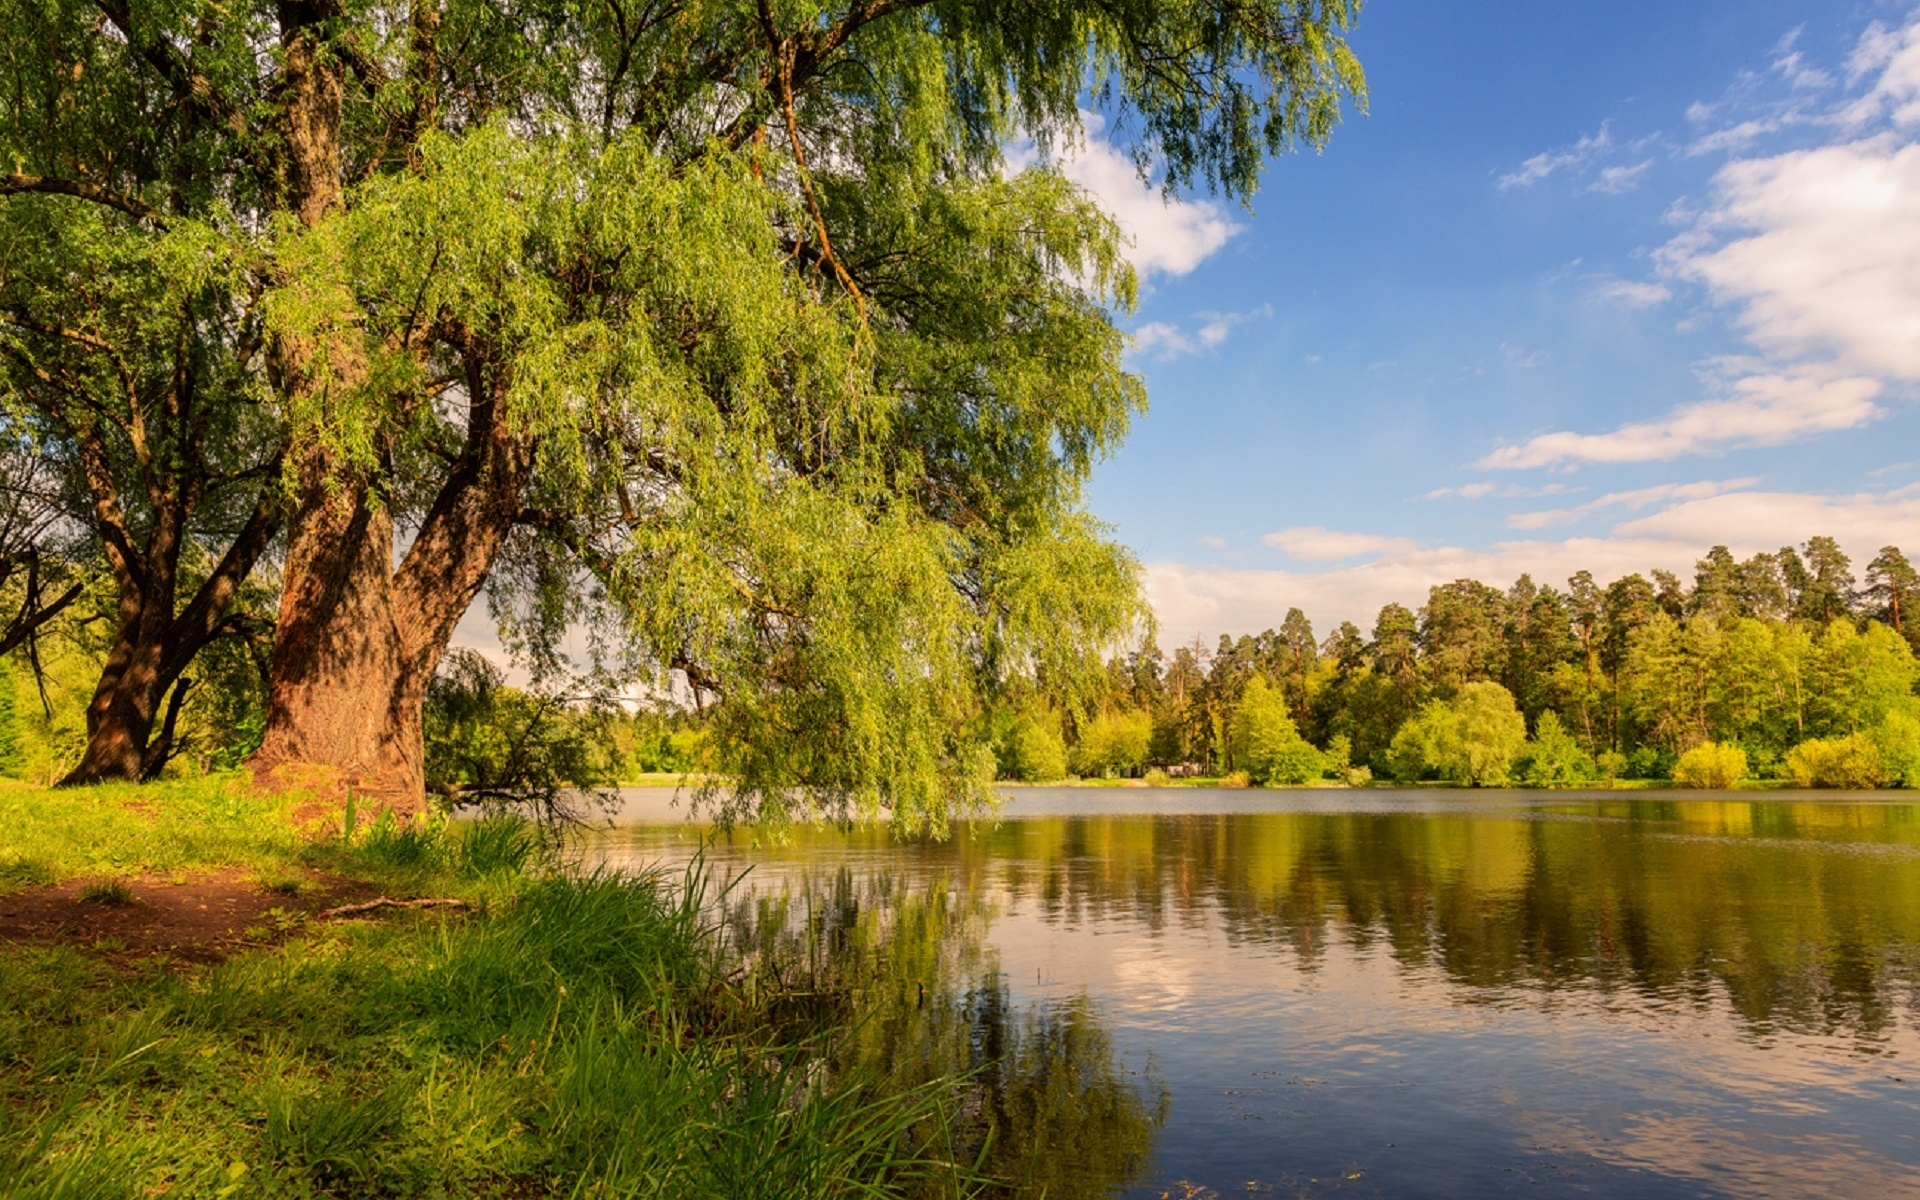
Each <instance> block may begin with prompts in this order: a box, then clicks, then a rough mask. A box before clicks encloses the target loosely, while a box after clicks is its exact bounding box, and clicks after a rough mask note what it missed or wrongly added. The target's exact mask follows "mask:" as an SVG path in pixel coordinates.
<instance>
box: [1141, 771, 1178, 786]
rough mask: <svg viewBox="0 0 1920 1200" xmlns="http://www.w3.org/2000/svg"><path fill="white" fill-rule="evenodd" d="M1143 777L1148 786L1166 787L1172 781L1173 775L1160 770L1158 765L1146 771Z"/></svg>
mask: <svg viewBox="0 0 1920 1200" xmlns="http://www.w3.org/2000/svg"><path fill="white" fill-rule="evenodd" d="M1145 778H1146V784H1147V786H1148V787H1156V788H1159V787H1166V786H1168V785H1169V784H1171V783H1172V782H1173V776H1171V775H1169V774H1167V773H1166V772H1165V771H1162V770H1161V769H1160V768H1159V767H1155V768H1153V769H1152V770H1151V771H1148V772H1147V774H1146V777H1145Z"/></svg>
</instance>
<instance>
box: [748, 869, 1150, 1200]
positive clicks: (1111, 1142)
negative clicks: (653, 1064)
mask: <svg viewBox="0 0 1920 1200" xmlns="http://www.w3.org/2000/svg"><path fill="white" fill-rule="evenodd" d="M757 883H758V881H753V882H747V881H742V883H740V884H736V885H735V887H734V889H733V891H732V892H731V893H730V894H729V895H728V897H727V899H726V901H725V908H726V922H725V928H726V930H727V932H728V934H729V936H731V937H732V938H733V939H735V941H736V943H737V948H738V949H739V950H740V951H742V952H743V953H744V954H746V955H748V956H750V957H751V958H754V959H756V960H758V961H762V962H768V963H779V962H786V963H792V964H798V963H806V964H807V968H806V969H807V970H809V971H810V972H816V973H820V974H827V973H830V974H831V975H832V976H833V977H834V978H836V979H837V980H839V981H841V982H842V983H844V984H847V985H850V986H851V989H852V992H853V996H854V1007H855V1010H856V1011H857V1012H858V1013H859V1014H860V1019H859V1021H858V1023H857V1024H856V1025H855V1026H854V1027H853V1029H852V1031H851V1034H850V1035H849V1037H848V1038H847V1039H846V1041H845V1043H844V1044H843V1045H842V1046H841V1047H840V1048H839V1056H840V1058H841V1059H842V1064H843V1067H844V1068H845V1069H849V1070H852V1071H854V1072H857V1073H858V1074H860V1075H861V1076H862V1077H863V1078H877V1079H879V1080H882V1081H884V1082H885V1083H886V1084H887V1085H888V1086H887V1090H888V1091H899V1090H904V1089H908V1088H917V1087H920V1086H922V1085H924V1084H927V1083H929V1082H931V1081H934V1080H938V1079H960V1080H964V1081H965V1084H964V1092H963V1095H964V1100H963V1103H962V1104H961V1107H960V1110H959V1113H958V1116H957V1119H956V1121H955V1124H954V1127H953V1128H952V1129H950V1130H946V1131H942V1132H943V1136H946V1137H949V1138H951V1139H952V1141H953V1143H954V1145H955V1148H956V1149H957V1151H958V1157H959V1158H960V1159H961V1160H962V1161H966V1162H980V1163H981V1164H982V1166H983V1168H984V1170H985V1172H986V1174H988V1175H989V1176H990V1177H991V1178H993V1179H995V1180H1000V1181H1004V1182H1005V1183H1006V1184H1007V1186H1008V1188H1009V1190H1010V1191H1011V1193H1012V1194H1014V1195H1018V1196H1033V1197H1041V1196H1057V1197H1073V1196H1106V1195H1111V1194H1113V1193H1114V1192H1115V1191H1116V1190H1117V1189H1119V1188H1121V1187H1123V1186H1125V1185H1126V1184H1129V1183H1132V1182H1134V1181H1135V1180H1136V1179H1137V1178H1138V1177H1139V1176H1140V1174H1141V1172H1142V1170H1143V1169H1144V1168H1145V1166H1146V1164H1147V1158H1148V1154H1149V1152H1150V1150H1151V1149H1152V1143H1153V1135H1154V1132H1155V1130H1156V1129H1157V1127H1158V1126H1159V1124H1160V1123H1161V1122H1162V1121H1163V1120H1164V1119H1165V1116H1166V1108H1167V1098H1166V1094H1165V1091H1164V1090H1163V1089H1161V1088H1159V1087H1157V1086H1156V1085H1154V1084H1153V1082H1152V1081H1151V1079H1149V1078H1145V1077H1142V1076H1140V1075H1138V1074H1132V1075H1130V1074H1129V1073H1128V1072H1127V1071H1125V1070H1124V1069H1123V1068H1122V1067H1121V1066H1120V1064H1119V1063H1118V1061H1117V1060H1116V1058H1115V1055H1114V1050H1113V1042H1112V1037H1111V1035H1110V1033H1109V1032H1108V1030H1107V1028H1106V1026H1105V1024H1104V1023H1103V1022H1102V1021H1101V1019H1100V1016H1099V1014H1098V1012H1097V1009H1096V1006H1095V1004H1094V1002H1093V1001H1092V1000H1091V999H1090V998H1089V997H1088V996H1087V995H1086V994H1085V993H1084V992H1081V993H1078V994H1076V995H1071V996H1067V997H1065V998H1062V999H1060V1000H1058V1001H1055V1002H1049V1003H1043V1004H1036V1005H1022V1004H1018V1003H1016V1002H1015V1001H1014V1000H1013V998H1012V991H1011V988H1010V987H1009V985H1008V982H1007V979H1006V977H1005V975H1004V974H1003V973H1002V972H1001V970H1000V968H999V964H998V961H997V956H996V955H995V954H994V953H993V951H992V948H991V946H990V945H989V943H988V942H987V940H986V933H987V930H988V926H989V925H990V923H991V919H992V905H991V903H990V901H989V900H988V898H987V897H986V895H985V894H984V893H982V892H979V891H968V890H964V889H961V888H958V887H955V886H954V885H953V881H952V879H951V878H950V876H949V875H948V874H947V873H945V872H940V871H931V872H928V873H926V874H923V875H920V876H918V877H916V878H908V877H904V876H902V875H900V874H897V873H894V872H887V871H881V872H876V873H872V874H858V875H857V874H856V873H855V872H854V871H853V870H852V869H850V868H848V867H846V866H841V867H839V868H838V869H828V870H825V871H822V872H817V873H816V872H808V871H801V872H794V873H789V874H787V875H786V877H785V878H784V879H783V880H782V881H781V884H780V886H778V887H777V888H774V889H771V890H766V889H761V888H759V887H757V886H756V885H757Z"/></svg>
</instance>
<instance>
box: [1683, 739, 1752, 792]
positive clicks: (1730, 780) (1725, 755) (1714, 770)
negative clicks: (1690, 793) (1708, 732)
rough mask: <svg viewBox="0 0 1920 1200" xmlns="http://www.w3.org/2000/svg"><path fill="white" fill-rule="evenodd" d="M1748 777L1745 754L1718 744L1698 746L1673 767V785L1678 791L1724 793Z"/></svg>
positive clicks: (1736, 748) (1704, 743) (1711, 743)
mask: <svg viewBox="0 0 1920 1200" xmlns="http://www.w3.org/2000/svg"><path fill="white" fill-rule="evenodd" d="M1746 777H1747V752H1746V751H1745V750H1742V749H1741V748H1740V747H1738V746H1735V745H1731V744H1723V743H1720V742H1701V743H1700V744H1699V745H1698V746H1695V747H1693V748H1692V749H1691V750H1688V751H1687V752H1686V753H1685V754H1682V755H1681V756H1680V761H1679V762H1677V763H1675V764H1674V768H1673V781H1674V782H1675V783H1677V784H1679V785H1680V786H1681V787H1689V788H1711V789H1716V790H1720V791H1725V790H1726V789H1728V788H1733V787H1738V786H1739V785H1740V783H1741V782H1742V781H1743V780H1745V779H1746Z"/></svg>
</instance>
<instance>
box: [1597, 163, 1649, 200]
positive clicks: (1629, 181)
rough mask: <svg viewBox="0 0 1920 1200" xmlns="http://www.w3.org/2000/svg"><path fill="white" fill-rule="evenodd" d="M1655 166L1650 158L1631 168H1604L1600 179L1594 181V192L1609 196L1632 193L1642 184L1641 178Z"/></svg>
mask: <svg viewBox="0 0 1920 1200" xmlns="http://www.w3.org/2000/svg"><path fill="white" fill-rule="evenodd" d="M1652 165H1653V160H1652V159H1650V158H1647V159H1642V160H1641V161H1639V162H1637V163H1634V164H1633V165H1632V166H1630V167H1603V168H1601V171H1600V177H1599V178H1598V179H1596V180H1594V181H1593V190H1594V191H1596V192H1604V193H1606V194H1607V195H1609V196H1618V195H1620V194H1621V193H1623V192H1630V191H1632V190H1633V189H1634V188H1635V187H1638V186H1639V184H1640V177H1641V176H1642V175H1645V174H1646V173H1647V168H1648V167H1651V166H1652Z"/></svg>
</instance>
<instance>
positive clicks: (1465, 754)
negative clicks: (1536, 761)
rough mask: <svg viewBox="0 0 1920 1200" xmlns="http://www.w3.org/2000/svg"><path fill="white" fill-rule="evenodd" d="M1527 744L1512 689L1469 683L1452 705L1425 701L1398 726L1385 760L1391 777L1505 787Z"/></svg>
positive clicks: (1441, 701)
mask: <svg viewBox="0 0 1920 1200" xmlns="http://www.w3.org/2000/svg"><path fill="white" fill-rule="evenodd" d="M1526 744H1527V722H1526V718H1524V717H1522V716H1521V715H1520V710H1519V709H1518V708H1516V707H1515V706H1514V703H1513V695H1512V693H1510V692H1508V691H1507V689H1505V688H1503V687H1501V686H1500V685H1499V684H1497V683H1487V682H1481V683H1469V684H1465V685H1463V686H1462V687H1461V688H1460V689H1459V691H1458V693H1457V694H1456V695H1455V696H1454V699H1453V701H1452V702H1451V703H1448V702H1446V701H1443V700H1433V701H1429V702H1428V703H1427V704H1426V705H1425V706H1424V707H1422V708H1421V709H1420V711H1419V712H1418V713H1416V714H1415V715H1414V717H1413V719H1412V720H1410V721H1408V722H1407V723H1406V724H1405V725H1403V726H1401V728H1400V732H1399V733H1397V734H1395V735H1394V738H1393V744H1392V746H1391V747H1390V748H1389V750H1388V758H1389V761H1390V762H1391V764H1392V766H1393V772H1394V777H1395V778H1396V779H1402V780H1415V779H1423V778H1429V777H1438V778H1441V779H1447V780H1451V781H1452V782H1454V783H1461V784H1470V785H1472V786H1474V787H1505V786H1506V785H1507V783H1508V782H1509V780H1510V779H1511V773H1512V770H1513V765H1514V762H1515V761H1516V760H1517V759H1518V758H1519V757H1520V754H1521V752H1522V751H1523V750H1524V749H1525V748H1526Z"/></svg>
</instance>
